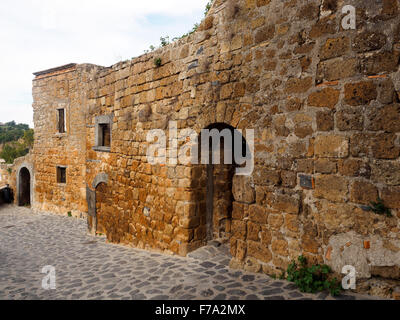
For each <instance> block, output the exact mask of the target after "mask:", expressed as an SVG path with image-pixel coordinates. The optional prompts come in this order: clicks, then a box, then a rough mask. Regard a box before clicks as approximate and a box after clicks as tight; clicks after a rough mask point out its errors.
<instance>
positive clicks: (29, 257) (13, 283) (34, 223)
mask: <svg viewBox="0 0 400 320" xmlns="http://www.w3.org/2000/svg"><path fill="white" fill-rule="evenodd" d="M0 230H1V231H0V299H2V300H5V299H34V300H36V299H40V300H42V299H134V300H141V299H160V300H166V299H177V300H181V299H184V300H190V299H222V300H225V299H248V300H255V299H271V300H273V299H332V298H331V297H330V296H328V295H327V294H325V293H320V294H318V295H307V294H302V293H300V292H299V291H298V290H296V289H295V287H294V285H293V284H290V283H289V282H286V281H279V280H273V279H272V278H270V277H268V276H266V275H262V274H252V273H247V272H243V271H237V270H231V269H229V268H228V267H227V265H228V263H229V257H228V256H227V253H224V249H223V248H222V249H221V247H220V248H218V249H217V248H216V247H213V246H212V245H210V246H208V247H206V248H202V249H200V250H198V251H197V252H195V253H192V254H191V255H190V257H187V258H182V257H177V256H166V255H161V254H157V253H151V252H147V251H142V250H137V249H133V248H128V247H124V246H119V245H113V244H108V243H106V242H105V239H104V238H103V237H93V236H90V235H89V234H88V233H87V227H86V221H84V220H78V219H75V218H69V217H61V216H57V215H50V214H35V213H33V212H32V211H31V210H30V209H28V208H20V207H14V206H9V207H2V208H1V209H0ZM46 265H52V266H54V267H55V269H56V285H57V288H56V290H44V289H42V286H41V283H42V279H43V277H44V276H45V275H44V274H41V270H42V268H43V267H44V266H46ZM357 298H363V297H362V296H356V295H347V296H341V297H339V298H338V299H357ZM364 298H365V296H364ZM369 298H371V297H369Z"/></svg>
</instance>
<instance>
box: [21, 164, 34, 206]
mask: <svg viewBox="0 0 400 320" xmlns="http://www.w3.org/2000/svg"><path fill="white" fill-rule="evenodd" d="M18 187H19V192H18V205H19V206H30V205H31V174H30V172H29V170H28V169H27V168H26V167H23V168H21V169H20V171H19V182H18Z"/></svg>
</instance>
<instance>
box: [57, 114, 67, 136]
mask: <svg viewBox="0 0 400 320" xmlns="http://www.w3.org/2000/svg"><path fill="white" fill-rule="evenodd" d="M65 131H66V130H65V109H58V132H59V133H65Z"/></svg>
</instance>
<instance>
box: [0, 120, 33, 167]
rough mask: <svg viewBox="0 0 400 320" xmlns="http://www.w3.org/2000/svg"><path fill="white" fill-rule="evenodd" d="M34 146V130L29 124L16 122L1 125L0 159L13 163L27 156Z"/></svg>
mask: <svg viewBox="0 0 400 320" xmlns="http://www.w3.org/2000/svg"><path fill="white" fill-rule="evenodd" d="M32 146H33V130H32V129H29V125H27V124H22V123H20V124H16V123H15V121H11V122H8V123H4V124H0V159H4V160H6V162H7V163H13V162H14V160H15V159H16V158H19V157H23V156H25V155H26V154H27V153H28V152H29V149H30V148H31V147H32Z"/></svg>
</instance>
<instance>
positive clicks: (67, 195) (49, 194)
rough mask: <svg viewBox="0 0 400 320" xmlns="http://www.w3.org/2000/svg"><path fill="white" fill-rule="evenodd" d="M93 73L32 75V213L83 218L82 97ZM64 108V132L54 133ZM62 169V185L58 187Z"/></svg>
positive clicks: (70, 70) (86, 68) (76, 69)
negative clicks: (61, 169) (33, 160)
mask: <svg viewBox="0 0 400 320" xmlns="http://www.w3.org/2000/svg"><path fill="white" fill-rule="evenodd" d="M97 69H98V67H97V66H92V65H79V66H77V65H68V66H66V67H64V68H56V69H52V70H47V71H45V72H42V73H38V74H36V78H35V80H34V81H33V98H34V103H33V110H34V124H35V142H34V149H33V150H34V151H33V155H34V158H35V170H36V173H35V179H36V183H35V190H34V194H35V200H34V206H33V207H34V209H36V210H41V211H52V212H56V213H61V214H67V213H68V212H71V213H72V214H73V215H74V216H82V214H84V213H86V212H87V202H86V114H87V112H88V111H87V108H88V106H87V103H86V94H87V91H88V82H89V81H90V80H91V77H92V75H93V74H94V73H95V72H96V70H97ZM58 108H65V121H66V132H65V133H58V127H57V123H58V120H57V109H58ZM57 166H65V167H67V169H66V174H67V179H66V183H65V184H62V183H58V182H57Z"/></svg>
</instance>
